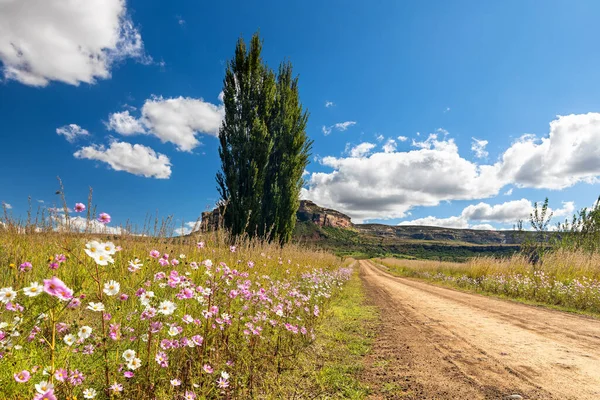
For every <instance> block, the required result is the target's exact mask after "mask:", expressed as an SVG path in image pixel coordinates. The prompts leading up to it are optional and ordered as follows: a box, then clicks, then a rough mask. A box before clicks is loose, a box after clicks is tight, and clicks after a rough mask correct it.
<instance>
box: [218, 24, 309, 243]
mask: <svg viewBox="0 0 600 400" xmlns="http://www.w3.org/2000/svg"><path fill="white" fill-rule="evenodd" d="M261 47H262V46H261V42H260V40H259V37H258V35H257V34H255V35H254V36H253V37H252V41H251V42H250V50H249V51H248V52H247V51H246V46H245V44H244V41H243V40H242V39H240V40H239V41H238V43H237V46H236V52H235V58H234V59H233V60H232V61H230V62H229V63H228V65H227V70H226V73H225V80H224V88H223V94H224V96H223V102H224V106H225V120H224V122H223V125H222V126H221V129H220V131H219V140H220V144H221V146H220V148H219V155H220V157H221V169H222V171H221V172H219V173H218V174H217V183H218V186H219V192H220V194H221V199H222V204H223V206H222V212H223V220H224V225H225V227H226V228H228V229H229V230H230V231H231V232H232V233H233V234H234V235H239V234H242V233H247V234H249V235H250V236H254V235H255V234H258V235H259V236H261V237H263V238H265V239H268V240H274V239H277V240H278V241H280V242H281V243H282V244H283V243H286V242H287V241H289V239H290V238H291V236H292V234H293V230H294V227H295V224H296V211H297V210H298V206H299V201H300V200H299V195H300V189H301V187H302V184H303V180H302V173H303V172H304V168H305V167H306V165H307V164H308V158H309V151H310V148H311V146H312V142H311V141H309V140H308V139H307V136H306V130H305V129H306V122H307V119H308V114H307V113H306V112H305V111H303V108H302V105H301V104H300V99H299V96H298V78H297V77H296V78H294V77H293V76H292V65H291V63H289V62H286V63H282V64H281V65H280V67H279V74H278V76H277V79H275V75H274V74H273V72H272V71H271V70H270V69H269V68H268V67H267V66H266V65H264V64H263V62H262V59H261V57H260V51H261Z"/></svg>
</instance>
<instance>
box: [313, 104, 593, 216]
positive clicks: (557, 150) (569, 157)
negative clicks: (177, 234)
mask: <svg viewBox="0 0 600 400" xmlns="http://www.w3.org/2000/svg"><path fill="white" fill-rule="evenodd" d="M442 134H443V138H442V137H441V136H440V135H442ZM412 145H413V146H414V147H415V148H416V150H412V151H400V152H398V151H395V152H392V153H385V152H376V153H373V154H370V155H369V156H368V157H362V158H355V157H347V158H336V157H322V158H320V162H321V164H322V165H324V166H326V167H330V168H331V172H315V173H313V174H312V175H311V176H310V178H309V179H308V186H307V187H306V188H305V189H304V190H303V192H302V195H303V197H304V198H307V199H310V200H313V201H315V202H316V203H318V204H321V205H323V206H325V207H330V208H334V209H339V210H340V211H342V212H345V213H347V214H348V215H350V216H351V217H352V218H354V219H355V220H357V221H360V220H364V219H372V218H378V219H390V218H403V217H404V216H405V213H406V212H407V211H408V210H410V209H411V208H413V207H418V206H435V205H437V204H439V202H440V201H452V200H477V199H485V198H489V197H492V196H496V195H498V194H499V193H500V190H501V189H502V188H503V187H505V186H506V185H512V186H514V187H532V188H538V189H563V188H566V187H570V186H573V185H575V184H576V183H579V182H586V183H594V182H598V177H600V113H588V114H579V115H569V116H559V117H557V119H555V120H554V121H552V122H551V123H550V132H549V134H548V136H547V137H544V138H541V139H540V138H537V137H536V136H534V135H524V136H522V137H521V138H519V139H518V140H517V141H515V142H514V143H513V144H512V145H511V146H510V147H509V148H508V149H507V150H506V151H505V152H504V153H503V154H502V155H501V156H500V158H499V160H498V161H497V162H496V163H494V164H479V163H476V162H473V161H470V160H467V159H465V158H463V157H462V156H461V155H460V154H459V151H458V147H457V146H456V144H455V142H454V140H453V139H452V138H449V137H448V133H447V132H446V131H444V130H438V131H436V133H434V134H430V135H429V136H428V137H427V139H425V140H423V141H417V140H413V142H412Z"/></svg>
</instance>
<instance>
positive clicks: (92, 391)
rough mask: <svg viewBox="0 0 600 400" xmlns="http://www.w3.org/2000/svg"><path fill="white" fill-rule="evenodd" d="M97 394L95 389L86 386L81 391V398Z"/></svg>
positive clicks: (90, 397)
mask: <svg viewBox="0 0 600 400" xmlns="http://www.w3.org/2000/svg"><path fill="white" fill-rule="evenodd" d="M97 394H98V392H96V389H92V388H87V389H85V390H84V391H83V398H84V399H93V398H94V397H96V395H97Z"/></svg>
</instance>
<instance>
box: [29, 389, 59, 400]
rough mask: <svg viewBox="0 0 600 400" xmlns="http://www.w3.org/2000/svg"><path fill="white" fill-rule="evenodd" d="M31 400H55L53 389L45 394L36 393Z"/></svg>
mask: <svg viewBox="0 0 600 400" xmlns="http://www.w3.org/2000/svg"><path fill="white" fill-rule="evenodd" d="M33 400H56V396H55V395H54V389H50V390H48V391H47V392H45V393H43V394H42V393H37V394H36V395H35V396H33Z"/></svg>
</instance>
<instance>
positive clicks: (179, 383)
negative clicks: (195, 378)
mask: <svg viewBox="0 0 600 400" xmlns="http://www.w3.org/2000/svg"><path fill="white" fill-rule="evenodd" d="M179 385H181V381H180V380H179V379H171V386H179Z"/></svg>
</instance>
